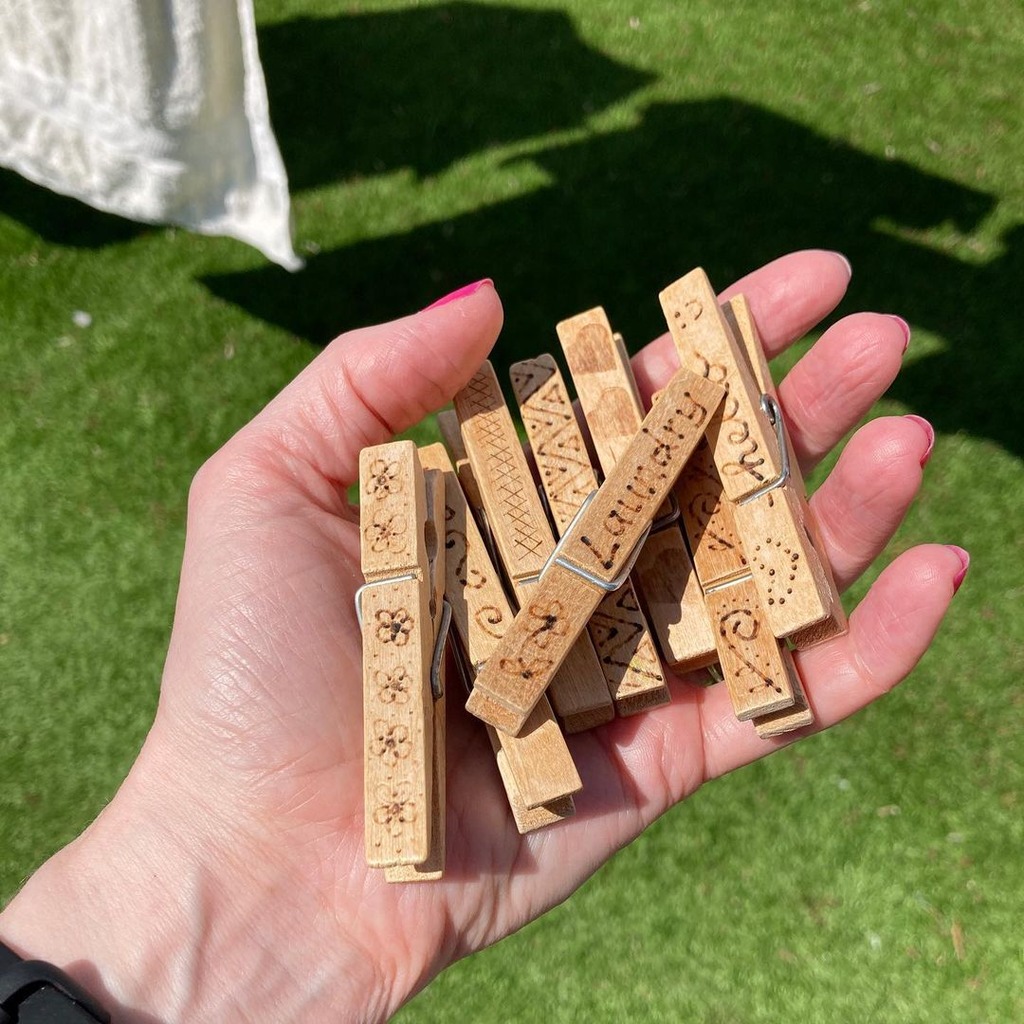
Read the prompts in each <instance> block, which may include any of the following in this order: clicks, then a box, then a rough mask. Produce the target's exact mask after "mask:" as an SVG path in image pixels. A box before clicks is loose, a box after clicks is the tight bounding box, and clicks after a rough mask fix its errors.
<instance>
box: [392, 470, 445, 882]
mask: <svg viewBox="0 0 1024 1024" xmlns="http://www.w3.org/2000/svg"><path fill="white" fill-rule="evenodd" d="M421 465H422V462H421ZM423 483H424V491H425V495H426V507H427V518H426V520H425V522H424V524H423V535H424V539H425V541H426V548H427V582H428V584H429V587H430V624H431V628H432V633H433V649H432V654H431V664H430V688H431V697H432V698H433V702H434V704H433V709H432V712H431V722H432V724H433V729H434V738H433V752H432V755H431V769H430V785H431V790H430V792H431V797H430V852H429V854H428V855H427V859H426V860H425V861H424V862H423V863H422V864H396V865H392V866H391V867H386V868H385V869H384V877H385V878H386V879H387V880H388V881H389V882H428V881H436V880H437V879H438V878H441V877H443V875H444V865H445V856H446V848H445V807H446V804H447V792H446V790H447V785H446V783H447V780H446V778H445V775H446V758H445V750H446V745H447V744H446V737H447V729H446V724H445V723H446V696H445V687H446V679H445V666H444V648H445V641H446V639H447V636H448V626H449V623H450V621H451V606H450V605H446V604H445V544H444V521H445V520H444V498H445V495H444V478H443V476H442V475H441V474H440V473H439V472H438V471H437V470H435V469H430V468H427V467H426V466H424V467H423Z"/></svg>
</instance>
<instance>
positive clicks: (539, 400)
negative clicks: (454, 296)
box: [509, 355, 669, 715]
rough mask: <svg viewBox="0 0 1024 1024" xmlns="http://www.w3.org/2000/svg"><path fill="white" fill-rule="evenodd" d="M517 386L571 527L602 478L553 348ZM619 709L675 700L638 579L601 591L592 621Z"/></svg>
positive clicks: (564, 523) (531, 362) (554, 503)
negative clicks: (639, 596) (636, 585)
mask: <svg viewBox="0 0 1024 1024" xmlns="http://www.w3.org/2000/svg"><path fill="white" fill-rule="evenodd" d="M509 372H510V375H511V378H512V388H513V390H514V391H515V395H516V400H517V402H518V403H519V411H520V414H521V416H522V419H523V425H524V426H525V427H526V435H527V437H528V438H529V440H530V447H531V449H532V451H533V457H534V460H535V461H536V463H537V471H538V473H539V474H540V481H541V486H542V487H543V489H544V493H545V494H546V495H547V500H548V508H549V509H550V510H551V516H552V519H553V520H554V524H555V529H556V531H557V532H558V534H559V535H560V536H561V535H564V533H565V531H566V530H567V529H568V527H569V524H570V523H571V522H572V520H573V519H574V517H575V516H576V514H577V513H578V512H579V510H580V508H581V507H582V506H583V503H584V502H585V501H586V500H587V499H588V498H589V496H590V494H591V493H592V492H594V491H596V490H597V486H598V480H597V474H596V472H595V471H594V467H593V466H592V464H591V462H590V455H589V453H588V452H587V445H586V442H585V441H584V439H583V434H582V432H581V430H580V425H579V423H578V422H577V420H576V414H575V412H574V411H573V407H572V402H571V401H570V399H569V396H568V393H567V392H566V390H565V383H564V381H563V380H562V374H561V372H560V371H559V369H558V365H557V364H556V363H555V360H554V359H553V358H552V357H551V356H549V355H542V356H538V357H537V358H535V359H528V360H524V361H522V362H518V363H513V364H512V367H511V368H510V371H509ZM587 631H588V632H589V633H590V639H591V640H592V641H593V643H594V648H595V650H596V651H597V655H598V657H599V658H600V659H601V667H602V668H603V669H604V674H605V679H606V681H607V683H608V692H609V693H610V694H611V697H612V700H613V701H614V702H615V710H616V711H617V712H618V714H620V715H631V714H637V713H638V712H640V711H644V710H646V709H647V708H651V707H654V706H656V705H658V704H665V703H667V702H668V699H669V694H668V686H667V685H666V683H665V676H664V673H663V672H662V670H661V661H660V659H659V657H658V652H657V650H656V649H655V647H654V641H653V639H652V638H651V634H650V630H649V629H648V626H647V620H646V619H645V618H644V614H643V612H642V611H641V610H640V604H639V602H638V601H637V598H636V594H635V593H634V591H633V584H632V583H631V582H630V581H629V580H626V582H625V583H624V584H623V585H622V587H621V588H620V589H619V590H617V591H616V592H615V593H613V594H607V595H606V596H605V597H603V598H602V599H601V603H600V604H599V605H598V607H597V610H596V611H595V612H594V614H593V616H592V617H591V619H590V621H589V622H588V623H587Z"/></svg>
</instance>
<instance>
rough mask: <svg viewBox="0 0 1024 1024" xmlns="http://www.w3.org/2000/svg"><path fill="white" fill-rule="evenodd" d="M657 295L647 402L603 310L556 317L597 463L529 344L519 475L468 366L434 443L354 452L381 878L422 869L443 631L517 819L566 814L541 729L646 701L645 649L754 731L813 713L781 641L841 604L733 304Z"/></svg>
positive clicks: (823, 631)
mask: <svg viewBox="0 0 1024 1024" xmlns="http://www.w3.org/2000/svg"><path fill="white" fill-rule="evenodd" d="M660 298H661V304H662V308H663V310H664V313H665V317H666V320H667V321H668V326H669V330H670V332H671V335H672V338H673V340H674V341H675V345H676V349H677V351H678V353H679V360H680V365H681V369H680V371H679V372H678V373H677V374H676V375H675V376H674V377H673V379H672V380H671V381H670V382H669V384H668V385H667V386H666V387H665V389H664V390H663V391H662V392H660V394H659V395H657V396H655V401H654V404H653V407H652V409H651V411H650V412H649V413H648V414H647V415H646V417H645V415H644V411H643V406H642V405H641V402H640V399H639V395H638V392H637V388H636V384H635V382H634V380H633V376H632V372H631V370H630V363H629V358H628V355H627V352H626V349H625V345H624V344H623V341H622V338H621V337H620V336H619V335H617V334H614V333H613V332H612V329H611V327H610V326H609V323H608V319H607V317H606V316H605V314H604V311H603V310H602V309H600V308H598V309H592V310H589V311H588V312H586V313H581V314H580V315H579V316H575V317H572V318H571V319H569V320H566V321H564V322H562V323H560V324H559V325H558V338H559V341H560V342H561V346H562V351H563V353H564V355H565V359H566V362H567V363H568V366H569V370H570V373H571V375H572V380H573V384H574V386H575V390H576V393H577V395H578V399H579V406H580V410H581V412H582V415H583V417H584V418H585V420H586V427H587V430H588V431H589V434H590V438H591V442H592V445H593V449H594V451H595V452H596V455H597V461H598V463H599V464H600V470H599V471H598V469H595V467H594V466H593V465H592V462H591V457H590V455H589V453H588V447H587V444H586V442H585V440H584V436H583V433H582V431H581V428H580V424H579V421H578V419H577V416H576V413H575V411H574V409H573V405H572V402H571V400H570V398H569V395H568V393H567V391H566V387H565V384H564V382H563V379H562V376H561V374H560V372H559V370H558V366H557V364H556V363H555V360H554V359H553V358H552V357H551V356H548V355H544V356H539V357H537V358H536V359H530V360H526V361H524V362H520V363H516V364H514V365H513V366H512V371H511V374H512V386H513V390H514V391H515V395H516V398H517V400H518V404H519V409H520V413H521V416H522V420H523V423H524V425H525V427H526V433H527V436H528V438H529V444H530V448H531V449H532V454H533V459H534V462H535V466H536V479H535V476H534V473H533V472H532V471H531V468H530V465H529V463H528V461H527V455H526V453H525V452H524V449H523V446H522V444H521V442H520V440H519V437H518V436H517V434H516V430H515V427H514V425H513V422H512V417H511V415H510V413H509V410H508V409H507V408H506V405H505V401H504V399H503V397H502V392H501V387H500V385H499V383H498V380H497V378H496V377H495V374H494V371H493V370H492V368H491V366H490V364H487V363H485V364H484V365H483V366H482V367H481V368H480V370H479V371H478V372H477V374H476V375H475V376H474V377H473V379H472V380H471V381H470V382H469V384H467V385H466V387H465V388H464V389H463V390H462V391H461V392H460V393H459V394H458V395H456V397H455V403H454V404H455V410H454V412H446V413H442V414H441V415H440V417H439V420H440V424H441V430H442V434H443V435H444V438H445V441H446V443H447V449H448V450H447V451H446V449H445V447H444V446H442V445H439V444H436V445H430V446H427V447H425V448H423V449H419V450H418V449H417V448H416V447H415V446H414V445H413V444H412V442H410V441H396V442H393V443H391V444H384V445H379V446H376V447H373V448H367V449H365V450H364V451H363V452H362V456H361V459H360V488H361V496H360V504H361V521H360V529H361V537H362V568H363V574H364V576H365V578H366V581H367V582H366V585H365V586H364V587H362V588H361V590H360V592H359V594H358V595H357V599H356V604H357V610H358V613H359V618H360V622H361V624H362V637H363V687H364V716H363V717H364V730H365V743H366V747H365V795H366V855H367V860H368V862H369V863H370V864H371V865H373V866H376V867H381V868H384V869H385V872H386V876H387V878H388V879H390V880H393V881H412V880H418V879H429V878H438V877H440V875H441V873H442V871H443V867H444V856H445V843H444V817H445V813H444V805H445V755H444V746H445V700H446V699H451V698H453V697H454V696H455V695H454V694H453V693H452V692H447V693H446V688H445V681H444V671H443V666H444V648H445V645H446V642H448V643H449V644H450V646H451V647H452V648H453V650H454V653H455V655H456V662H457V664H458V665H459V666H460V672H461V674H462V676H463V682H464V684H465V686H464V690H462V691H460V692H459V693H458V699H465V700H466V707H467V709H468V710H469V711H470V712H471V713H472V714H473V715H475V716H476V717H477V718H479V719H480V720H481V722H482V723H484V725H485V726H486V730H487V733H488V736H489V737H490V741H491V745H492V747H493V749H494V754H495V758H496V760H497V767H498V771H499V773H500V775H501V780H502V783H503V784H504V787H505V792H506V793H507V795H508V800H509V805H510V807H511V812H512V814H513V816H514V818H515V821H516V824H517V826H518V828H519V830H520V831H521V832H527V831H530V830H531V829H535V828H540V827H542V826H544V825H548V824H551V823H553V822H556V821H560V820H562V819H563V818H565V817H568V816H569V815H571V814H572V813H573V809H574V808H573V794H574V793H575V792H577V791H578V790H579V789H580V788H581V785H582V784H581V781H580V777H579V775H578V773H577V771H576V768H575V766H574V764H573V761H572V757H571V756H570V753H569V750H568V747H567V746H566V743H565V738H564V733H563V730H564V732H578V731H581V730H584V729H589V728H593V727H595V726H600V725H601V724H602V723H604V722H607V721H609V720H610V719H611V718H613V717H614V716H615V715H616V714H619V715H632V714H636V713H638V712H641V711H643V710H645V709H647V708H650V707H653V706H655V705H658V704H663V703H665V702H667V701H668V700H669V692H668V688H667V686H666V683H665V678H664V674H663V669H662V665H663V664H664V665H668V666H669V667H670V668H672V669H673V670H675V671H678V672H686V671H690V670H694V669H709V670H710V671H713V672H715V673H718V674H719V675H720V677H721V678H723V679H724V682H725V685H726V686H727V687H728V688H729V693H730V695H731V697H732V700H733V705H734V707H735V711H736V715H737V717H738V718H740V719H741V720H744V721H746V720H749V721H751V722H752V728H755V729H756V730H757V731H758V733H760V734H761V735H762V736H774V735H778V734H780V733H784V732H787V731H789V730H792V729H797V728H801V727H803V726H806V725H809V724H810V723H811V722H812V721H813V716H812V713H811V710H810V708H809V707H808V705H807V701H806V700H805V698H804V694H803V690H802V687H801V684H800V678H799V676H798V674H797V671H796V668H795V666H794V663H793V658H792V655H791V653H790V652H791V649H794V648H795V649H801V648H804V647H807V646H810V645H812V644H815V643H819V642H821V641H822V640H826V639H828V638H830V637H833V636H836V635H837V634H839V633H841V632H843V631H844V630H845V629H846V619H845V616H844V613H843V608H842V604H841V602H840V599H839V594H838V592H837V590H836V586H835V581H834V580H833V578H832V574H831V571H830V569H829V566H828V564H827V562H826V561H825V560H824V559H823V558H822V557H821V556H820V554H819V551H820V545H819V544H818V543H817V542H816V532H815V524H814V523H813V521H812V518H811V515H810V510H809V507H808V504H807V499H806V492H805V489H804V485H803V481H802V479H801V477H800V472H799V469H798V467H797V463H796V460H795V458H794V457H793V453H792V450H791V448H790V446H789V442H788V440H787V437H786V432H785V429H784V425H783V421H782V414H781V412H780V409H779V406H778V403H777V401H776V396H775V388H774V385H773V384H772V379H771V375H770V373H769V370H768V365H767V361H766V359H765V356H764V352H763V349H762V347H761V344H760V340H759V338H758V336H757V331H756V328H755V326H754V322H753V319H752V318H751V315H750V311H749V308H748V306H747V303H746V301H745V300H744V299H743V297H737V298H734V299H732V300H730V301H729V302H727V303H725V304H724V305H721V306H720V305H719V303H718V300H717V298H716V296H715V293H714V290H713V289H712V287H711V284H710V282H709V281H708V279H707V276H706V275H705V274H704V272H703V271H702V270H694V271H692V272H691V273H690V274H688V275H686V277H684V278H682V279H681V280H679V281H677V282H676V283H675V284H672V285H670V286H669V287H668V288H666V289H665V290H664V291H663V292H662V293H661V296H660ZM449 453H450V454H449ZM599 472H600V474H601V475H603V483H601V484H600V486H599ZM536 480H539V484H540V491H539V492H538V485H537V482H536ZM556 536H557V537H560V538H561V539H560V540H557V541H556ZM449 622H450V623H451V625H452V626H453V627H454V628H453V629H452V631H451V634H449V630H448V625H449Z"/></svg>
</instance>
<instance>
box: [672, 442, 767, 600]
mask: <svg viewBox="0 0 1024 1024" xmlns="http://www.w3.org/2000/svg"><path fill="white" fill-rule="evenodd" d="M675 495H676V501H678V502H679V513H680V520H681V522H682V525H683V533H684V534H685V536H686V540H687V542H688V544H689V546H690V554H691V556H692V557H693V564H694V567H695V568H696V570H697V576H698V578H699V579H700V582H701V585H702V586H703V587H705V588H707V587H712V586H714V585H715V584H716V583H722V582H724V581H725V580H729V579H733V578H734V577H736V576H741V575H743V574H745V573H748V572H750V566H749V564H748V561H747V555H746V552H745V551H744V548H743V541H742V540H741V539H740V538H741V534H740V531H739V529H738V527H737V525H736V515H735V511H734V510H735V506H734V505H733V503H732V502H731V501H729V499H728V498H726V497H725V494H724V492H723V489H722V481H721V479H720V478H719V476H718V470H717V468H716V467H715V460H714V455H713V453H712V451H711V446H710V445H709V444H708V440H707V438H706V437H705V438H702V439H701V442H700V444H698V445H697V450H696V451H695V452H694V453H693V457H692V458H691V459H690V461H689V462H688V463H687V464H686V468H685V469H684V470H683V472H682V475H681V476H680V477H679V482H678V483H677V484H676V488H675Z"/></svg>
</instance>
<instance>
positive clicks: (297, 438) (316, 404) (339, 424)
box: [231, 280, 502, 486]
mask: <svg viewBox="0 0 1024 1024" xmlns="http://www.w3.org/2000/svg"><path fill="white" fill-rule="evenodd" d="M501 323H502V310H501V302H500V300H499V299H498V295H497V293H496V292H495V290H494V286H493V284H492V283H491V281H489V280H483V281H478V282H476V283H475V284H472V285H467V286H466V287H465V288H460V289H459V290H458V291H456V292H452V293H451V295H448V296H445V297H444V298H443V299H440V300H438V302H436V303H434V305H432V306H428V307H427V308H426V309H424V310H421V311H420V312H419V313H414V314H412V315H411V316H406V317H402V318H401V319H399V320H393V321H391V322H390V323H386V324H380V325H378V326H374V327H365V328H362V329H359V330H354V331H349V332H347V333H345V334H342V335H341V336H340V337H338V338H336V339H335V340H334V341H332V342H331V344H330V345H328V346H327V348H325V349H324V351H323V352H322V353H320V355H318V356H317V357H316V359H314V360H313V361H312V362H311V363H310V364H309V366H307V367H306V369H305V370H303V372H302V373H300V374H299V375H298V376H297V377H296V378H295V380H293V381H292V382H291V383H290V384H289V385H288V386H287V387H286V388H285V389H284V390H283V391H282V392H281V393H280V394H279V395H278V396H277V397H276V398H275V399H274V400H273V401H272V402H270V404H269V405H267V407H266V408H265V409H264V410H263V411H262V412H261V413H260V414H259V415H258V416H257V417H256V418H255V419H254V420H253V421H252V422H251V423H250V424H249V425H248V426H246V427H245V428H243V430H242V431H241V432H240V433H239V434H238V435H237V436H236V438H235V439H233V441H232V442H231V447H234V448H236V449H237V448H241V447H243V446H246V445H250V444H251V445H254V446H255V447H256V448H257V449H265V448H268V447H269V448H270V449H272V450H274V451H276V452H279V453H280V454H281V455H283V456H284V457H285V458H286V459H288V460H291V461H298V462H299V463H300V464H301V465H304V466H308V467H310V468H311V469H313V470H314V471H315V473H316V474H317V475H319V476H320V477H321V478H323V479H325V480H329V481H333V482H335V483H337V484H341V485H342V486H344V485H347V484H349V483H351V482H352V481H353V480H355V479H356V477H357V475H358V466H359V452H360V450H361V449H362V448H364V447H366V446H368V445H374V444H381V443H383V442H385V441H388V440H390V439H391V438H392V437H394V436H395V434H397V433H399V432H401V431H402V430H405V429H406V428H407V427H410V426H412V425H413V424H414V423H417V422H418V421H419V420H421V419H422V418H423V417H424V416H425V415H427V414H428V413H430V412H433V411H435V410H436V409H438V408H440V407H441V406H442V405H444V404H445V402H447V401H449V400H450V399H451V397H452V396H453V395H454V394H455V392H456V391H458V390H459V388H461V387H463V386H464V385H465V384H466V382H467V381H468V380H469V379H470V377H472V375H473V374H474V373H475V372H476V371H477V369H478V368H479V366H480V363H481V362H482V361H483V360H484V359H485V358H486V357H487V353H488V352H489V351H490V349H491V346H492V345H493V344H494V342H495V339H496V338H497V336H498V332H499V330H500V329H501Z"/></svg>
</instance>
